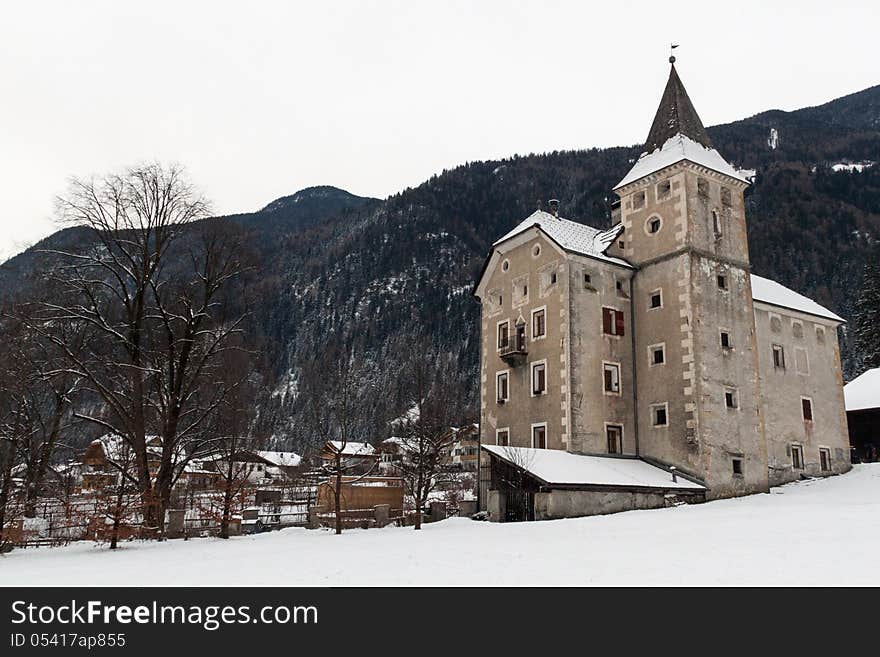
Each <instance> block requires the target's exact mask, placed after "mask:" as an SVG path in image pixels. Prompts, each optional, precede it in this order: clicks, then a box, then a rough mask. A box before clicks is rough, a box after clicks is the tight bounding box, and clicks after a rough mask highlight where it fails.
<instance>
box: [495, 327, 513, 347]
mask: <svg viewBox="0 0 880 657" xmlns="http://www.w3.org/2000/svg"><path fill="white" fill-rule="evenodd" d="M509 345H510V321H509V320H504V321H503V322H498V349H506V348H507V347H508V346H509Z"/></svg>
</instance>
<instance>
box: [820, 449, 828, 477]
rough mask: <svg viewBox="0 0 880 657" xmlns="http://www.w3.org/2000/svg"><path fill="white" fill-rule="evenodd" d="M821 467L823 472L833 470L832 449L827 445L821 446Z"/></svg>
mask: <svg viewBox="0 0 880 657" xmlns="http://www.w3.org/2000/svg"><path fill="white" fill-rule="evenodd" d="M819 467H820V468H821V469H822V472H831V450H830V449H828V448H827V447H820V448H819Z"/></svg>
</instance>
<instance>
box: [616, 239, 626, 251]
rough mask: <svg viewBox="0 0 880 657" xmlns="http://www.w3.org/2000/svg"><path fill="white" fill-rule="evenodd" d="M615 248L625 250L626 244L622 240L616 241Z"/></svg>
mask: <svg viewBox="0 0 880 657" xmlns="http://www.w3.org/2000/svg"><path fill="white" fill-rule="evenodd" d="M617 246H619V247H620V248H621V249H625V248H626V243H625V242H624V241H623V240H617Z"/></svg>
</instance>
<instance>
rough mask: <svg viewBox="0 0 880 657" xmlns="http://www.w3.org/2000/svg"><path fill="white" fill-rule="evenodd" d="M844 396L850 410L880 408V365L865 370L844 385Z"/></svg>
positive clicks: (847, 408)
mask: <svg viewBox="0 0 880 657" xmlns="http://www.w3.org/2000/svg"><path fill="white" fill-rule="evenodd" d="M843 397H844V400H845V401H846V410H848V411H865V410H869V409H872V408H880V367H875V368H874V369H872V370H868V371H867V372H863V373H862V374H860V375H859V376H857V377H856V378H854V379H853V380H852V381H850V382H849V383H847V384H846V385H845V386H843Z"/></svg>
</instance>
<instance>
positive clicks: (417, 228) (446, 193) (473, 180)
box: [0, 86, 880, 449]
mask: <svg viewBox="0 0 880 657" xmlns="http://www.w3.org/2000/svg"><path fill="white" fill-rule="evenodd" d="M878 102H880V86H877V87H871V88H870V89H866V90H864V91H861V92H858V93H855V94H850V95H848V96H845V97H843V98H840V99H837V100H834V101H831V102H829V103H825V104H823V105H819V106H817V107H811V108H804V109H801V110H796V111H792V112H783V111H780V110H772V111H768V112H762V113H760V114H757V115H755V116H753V117H750V118H748V119H743V120H741V121H737V122H734V123H730V124H726V125H720V126H715V127H710V128H708V133H709V135H710V137H711V139H712V141H713V143H714V144H715V146H716V147H717V148H718V150H719V151H720V152H721V154H722V155H724V156H725V158H726V159H727V160H728V161H731V162H732V163H735V164H736V165H738V166H740V167H744V168H753V169H756V170H757V175H756V178H755V182H754V184H753V185H752V187H751V188H750V190H749V191H748V192H747V197H746V205H747V218H748V223H749V248H750V255H751V261H752V265H753V271H754V273H756V274H759V275H761V276H765V277H768V278H772V279H774V280H776V281H778V282H780V283H782V284H784V285H786V286H788V287H791V288H792V289H794V290H796V291H798V292H800V293H802V294H805V295H807V296H809V297H811V298H813V299H815V300H816V301H818V302H819V303H821V304H822V305H824V306H827V307H828V308H830V309H831V310H833V311H835V312H837V313H838V314H840V315H842V316H843V317H845V318H846V317H849V316H850V315H851V313H852V308H853V303H854V300H855V296H856V293H857V286H858V280H859V277H860V274H861V269H862V265H863V264H864V262H865V258H866V257H867V254H868V252H869V248H870V247H871V245H872V244H874V243H875V242H876V240H877V239H878V236H880V163H878V164H877V165H876V166H871V165H867V166H865V167H863V168H862V169H861V170H857V169H852V170H847V169H844V170H842V171H835V170H834V169H833V168H832V167H833V165H835V164H839V163H846V162H878V161H880V127H878V112H877V108H878ZM646 120H647V119H646ZM639 152H640V147H615V148H605V149H589V150H580V151H561V152H559V151H557V152H552V153H545V154H541V155H527V156H514V157H511V158H508V159H505V160H499V161H485V162H472V163H468V164H465V165H462V166H459V167H456V168H454V169H451V170H447V171H444V172H442V173H441V174H439V175H436V176H433V177H432V178H431V179H429V180H427V181H426V182H424V183H423V184H421V185H419V186H417V187H415V188H408V189H406V190H403V191H401V192H400V193H398V194H395V195H393V196H391V197H389V198H387V199H385V200H377V199H370V198H362V197H358V196H354V195H352V194H349V193H348V192H345V191H344V190H340V189H337V188H334V187H313V188H309V189H306V190H301V191H300V192H297V193H295V194H293V195H291V196H285V197H282V198H279V199H276V200H275V201H272V202H271V203H269V204H267V205H266V206H265V207H264V208H262V209H261V210H258V211H257V212H253V213H246V214H239V215H231V216H230V217H229V219H230V220H232V221H236V222H238V223H239V224H240V225H242V226H243V227H244V228H245V229H246V230H247V231H248V233H249V244H250V247H251V248H253V249H254V250H255V251H256V252H257V253H258V255H259V258H258V261H259V262H260V263H261V268H260V271H259V272H257V274H256V275H255V276H254V282H253V285H252V286H251V287H250V291H251V293H252V295H253V299H252V300H251V301H252V307H253V317H252V325H251V330H252V332H253V336H254V337H253V339H254V343H255V344H258V345H259V346H260V348H262V349H263V351H264V354H265V360H266V363H267V365H266V367H267V370H268V372H269V375H268V384H267V387H266V391H265V397H264V399H262V400H261V401H260V409H261V415H262V417H263V419H264V421H266V422H269V423H270V424H271V425H272V427H273V431H274V433H275V436H276V444H277V445H278V447H279V448H284V449H302V448H303V447H304V446H305V445H307V444H310V443H311V442H313V437H312V436H311V435H310V434H309V432H308V431H307V429H306V428H305V423H304V422H303V421H302V419H301V418H302V413H303V409H304V408H305V402H306V400H307V398H308V395H309V391H308V390H307V389H303V388H302V387H301V386H299V372H300V366H301V364H302V362H303V360H304V359H305V358H307V357H308V356H310V355H312V354H314V353H316V352H317V351H316V350H318V349H320V348H321V346H322V345H323V344H324V342H325V340H326V336H327V335H328V334H330V333H331V332H333V331H337V330H339V329H341V328H343V327H344V328H346V329H348V330H350V331H352V332H353V333H354V334H355V335H356V336H357V349H358V356H357V363H356V366H357V369H358V372H357V376H358V381H359V386H358V389H357V390H356V391H355V395H356V397H357V404H358V409H359V417H360V422H359V427H358V428H359V431H360V435H359V438H361V439H365V440H370V439H374V438H376V437H380V436H382V435H385V434H387V431H388V420H389V419H391V418H394V417H399V415H400V412H401V408H400V406H401V403H402V399H403V397H404V395H403V392H404V391H403V389H402V386H403V383H402V381H401V377H400V373H401V368H402V363H403V354H406V353H407V352H408V350H409V349H411V348H412V345H413V344H414V343H415V342H414V341H415V339H416V336H417V334H418V333H420V332H421V333H427V334H428V335H429V336H430V338H431V340H432V342H433V350H434V351H435V352H436V354H438V355H437V358H446V359H449V360H450V361H451V362H453V363H454V364H455V365H456V370H457V372H458V376H457V377H456V379H455V380H454V381H449V382H448V384H449V385H453V386H455V387H456V389H457V390H459V391H460V395H461V399H462V400H463V402H464V404H465V406H466V407H467V408H469V409H470V411H469V412H467V411H466V412H463V417H462V421H465V420H469V419H474V418H475V417H476V408H477V404H478V397H477V394H478V393H477V391H478V385H477V383H478V376H479V373H478V362H479V354H478V331H479V308H478V305H477V304H476V302H475V301H474V300H473V298H472V297H471V294H470V290H471V286H472V284H473V281H474V278H475V277H476V275H477V273H478V271H479V268H480V266H481V264H482V261H483V258H484V257H485V255H486V253H487V251H488V248H489V246H490V244H491V243H492V241H494V240H495V239H496V238H497V237H499V236H500V235H502V234H504V233H505V232H507V231H508V230H510V228H512V227H513V226H514V225H516V224H517V223H518V222H520V221H521V220H522V219H523V218H524V217H525V216H527V215H528V214H530V213H531V212H532V211H533V210H534V209H535V207H536V206H537V204H538V203H539V201H540V200H543V201H544V202H546V199H549V198H557V199H559V200H560V213H561V214H562V215H563V216H565V217H567V218H569V219H574V220H578V221H583V222H584V223H589V224H590V225H593V226H595V227H597V228H603V227H607V226H608V225H610V204H611V201H612V199H613V198H614V195H613V193H612V192H611V188H612V186H613V185H614V184H615V183H616V182H617V181H619V180H620V179H621V178H622V177H623V175H624V174H625V173H626V172H627V171H628V170H629V168H630V167H631V166H632V162H633V161H634V159H635V158H636V157H637V156H638V154H639ZM79 236H81V234H78V233H77V232H76V229H67V230H65V231H60V232H59V233H56V234H55V235H53V236H51V237H50V238H47V240H44V241H43V242H42V243H41V244H40V245H36V246H35V247H34V248H32V249H29V250H28V251H26V252H25V253H23V254H20V255H19V256H16V257H15V258H13V259H12V260H10V261H8V262H7V263H5V264H4V265H2V266H0V295H2V294H3V290H4V289H6V290H10V289H18V288H20V287H22V286H23V284H24V280H25V279H26V277H28V276H31V275H34V274H35V273H37V272H39V271H41V269H42V268H44V267H45V266H46V263H45V261H44V256H42V254H40V253H38V251H37V250H38V249H39V248H45V247H46V245H48V244H56V243H64V244H65V245H66V246H67V247H70V246H71V244H72V243H75V242H76V240H77V239H78V238H79ZM843 359H844V369H845V372H846V374H847V376H852V375H854V374H855V372H856V371H857V370H858V368H859V361H858V358H857V356H856V355H855V354H853V353H852V349H851V344H850V338H849V334H848V332H847V331H846V329H844V332H843Z"/></svg>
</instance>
